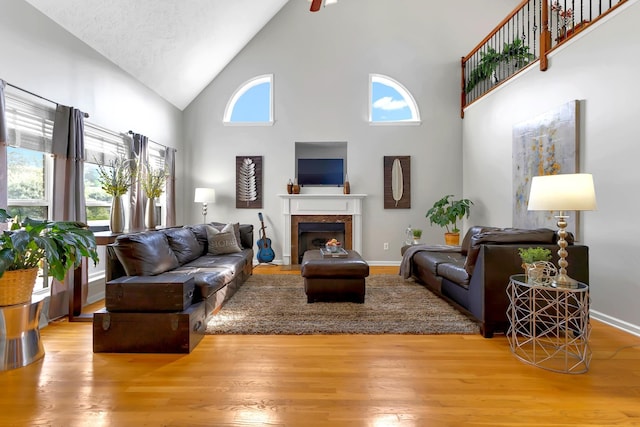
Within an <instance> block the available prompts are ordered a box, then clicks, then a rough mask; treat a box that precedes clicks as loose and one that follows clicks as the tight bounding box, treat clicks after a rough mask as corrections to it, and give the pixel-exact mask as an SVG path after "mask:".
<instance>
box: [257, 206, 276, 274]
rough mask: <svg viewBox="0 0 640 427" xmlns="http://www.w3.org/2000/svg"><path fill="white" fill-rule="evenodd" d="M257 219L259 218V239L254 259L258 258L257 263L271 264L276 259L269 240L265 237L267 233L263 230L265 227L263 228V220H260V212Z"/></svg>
mask: <svg viewBox="0 0 640 427" xmlns="http://www.w3.org/2000/svg"><path fill="white" fill-rule="evenodd" d="M258 218H260V225H261V228H260V239H259V240H258V242H257V244H258V254H257V255H256V258H258V262H260V263H263V262H271V261H273V259H274V258H275V257H276V254H275V253H274V252H273V249H271V239H269V238H268V237H267V233H266V232H265V229H266V228H267V227H265V226H264V220H263V218H262V212H258Z"/></svg>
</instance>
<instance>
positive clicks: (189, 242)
mask: <svg viewBox="0 0 640 427" xmlns="http://www.w3.org/2000/svg"><path fill="white" fill-rule="evenodd" d="M162 232H163V233H164V234H165V235H166V236H167V241H168V242H169V247H171V250H172V251H173V253H174V254H175V255H176V258H178V262H179V263H180V265H182V264H184V263H187V262H189V261H193V260H194V259H196V258H198V257H199V256H200V255H202V248H201V247H200V243H199V242H198V238H197V237H196V235H195V234H194V232H193V231H192V230H191V229H189V228H186V227H180V228H167V229H166V230H162Z"/></svg>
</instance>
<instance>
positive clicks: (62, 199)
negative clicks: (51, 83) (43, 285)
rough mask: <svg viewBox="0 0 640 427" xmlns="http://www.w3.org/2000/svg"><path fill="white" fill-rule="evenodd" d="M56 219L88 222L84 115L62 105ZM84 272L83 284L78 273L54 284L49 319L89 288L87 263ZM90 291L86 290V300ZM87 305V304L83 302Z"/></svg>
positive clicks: (56, 136) (57, 127)
mask: <svg viewBox="0 0 640 427" xmlns="http://www.w3.org/2000/svg"><path fill="white" fill-rule="evenodd" d="M53 155H54V163H53V219H54V220H56V221H80V222H86V221H87V212H86V205H85V199H84V113H83V112H82V111H80V110H77V109H75V108H72V107H67V106H64V105H58V107H57V109H56V117H55V122H54V124H53ZM79 268H80V269H81V276H82V277H81V283H75V284H74V274H73V273H74V272H70V273H69V275H68V276H67V278H66V279H65V280H64V282H62V283H61V282H58V281H57V280H54V281H53V285H52V287H51V303H50V306H49V317H50V318H51V319H55V318H57V317H61V316H64V315H66V314H68V313H69V292H72V291H73V287H74V285H75V286H82V287H83V288H84V289H86V287H87V286H88V284H87V283H88V279H87V265H86V260H85V261H84V262H83V264H82V266H81V267H79ZM86 294H87V292H86V291H83V295H84V296H85V297H84V298H85V299H86ZM83 303H84V301H83Z"/></svg>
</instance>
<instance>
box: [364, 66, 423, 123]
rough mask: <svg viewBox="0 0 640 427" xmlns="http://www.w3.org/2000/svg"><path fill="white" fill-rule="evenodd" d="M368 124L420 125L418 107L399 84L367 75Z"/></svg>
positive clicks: (389, 78)
mask: <svg viewBox="0 0 640 427" xmlns="http://www.w3.org/2000/svg"><path fill="white" fill-rule="evenodd" d="M369 122H370V123H376V124H382V123H394V124H398V123H409V124H419V123H420V112H419V111H418V105H417V104H416V101H415V100H414V99H413V96H411V93H409V91H408V90H407V89H406V88H405V87H404V86H402V85H401V84H400V83H399V82H397V81H395V80H393V79H392V78H391V77H387V76H383V75H381V74H370V75H369Z"/></svg>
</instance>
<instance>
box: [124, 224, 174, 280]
mask: <svg viewBox="0 0 640 427" xmlns="http://www.w3.org/2000/svg"><path fill="white" fill-rule="evenodd" d="M113 249H114V251H115V253H116V256H117V257H118V260H119V261H120V263H121V264H122V266H123V267H124V271H125V273H126V274H127V276H154V275H156V274H160V273H164V272H165V271H168V270H172V269H174V268H176V267H178V266H179V265H180V263H179V262H178V258H177V257H176V255H175V254H174V253H173V251H172V250H171V247H170V246H169V241H168V240H167V236H166V235H165V234H164V233H159V232H157V231H144V232H141V233H134V234H125V235H122V236H118V238H117V239H116V244H115V245H114V247H113Z"/></svg>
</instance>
